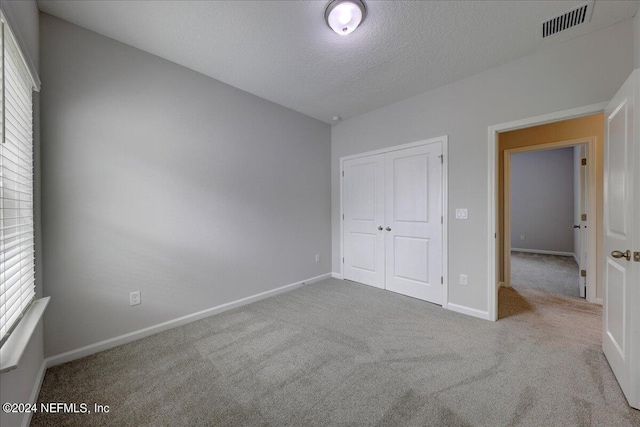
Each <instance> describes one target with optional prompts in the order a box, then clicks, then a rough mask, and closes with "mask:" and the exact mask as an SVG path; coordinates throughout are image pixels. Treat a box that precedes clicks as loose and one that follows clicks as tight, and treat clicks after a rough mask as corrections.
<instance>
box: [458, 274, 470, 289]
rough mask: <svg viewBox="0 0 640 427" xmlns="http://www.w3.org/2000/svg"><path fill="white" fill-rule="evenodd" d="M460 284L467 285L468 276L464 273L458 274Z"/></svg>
mask: <svg viewBox="0 0 640 427" xmlns="http://www.w3.org/2000/svg"><path fill="white" fill-rule="evenodd" d="M460 284H461V285H462V286H467V285H468V284H469V276H467V275H466V274H461V275H460Z"/></svg>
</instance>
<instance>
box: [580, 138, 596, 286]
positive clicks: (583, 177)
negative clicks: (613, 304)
mask: <svg viewBox="0 0 640 427" xmlns="http://www.w3.org/2000/svg"><path fill="white" fill-rule="evenodd" d="M586 158H587V146H586V145H581V146H580V159H586ZM591 161H593V159H591ZM587 183H588V180H587V165H583V164H582V162H580V182H579V185H580V189H579V194H580V204H579V206H580V209H579V210H580V212H579V215H578V222H577V224H579V225H580V229H579V230H578V232H579V233H580V248H579V251H580V253H579V256H578V257H579V261H578V264H579V266H578V268H579V270H580V271H579V272H578V276H580V277H579V278H578V283H580V297H582V298H586V297H587V278H586V277H582V275H581V274H580V273H581V272H582V270H584V271H587V265H588V264H587V253H588V251H587V248H588V247H587V245H588V243H589V242H588V234H589V233H587V220H583V218H584V217H585V215H586V214H587V210H588V206H589V204H588V197H589V191H587ZM587 219H588V218H587ZM594 244H595V242H594Z"/></svg>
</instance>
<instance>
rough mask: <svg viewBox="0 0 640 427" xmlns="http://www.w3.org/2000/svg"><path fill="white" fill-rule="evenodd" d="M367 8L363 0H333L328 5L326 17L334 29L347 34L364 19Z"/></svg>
mask: <svg viewBox="0 0 640 427" xmlns="http://www.w3.org/2000/svg"><path fill="white" fill-rule="evenodd" d="M366 14H367V9H366V8H365V7H364V3H363V2H362V1H361V0H333V1H332V2H330V3H329V4H328V5H327V9H326V10H325V12H324V19H325V21H327V25H329V27H331V29H332V30H333V31H335V32H336V33H338V34H340V35H341V36H346V35H347V34H351V33H352V32H353V31H355V29H356V28H358V26H359V25H360V24H361V23H362V21H364V18H365V16H366Z"/></svg>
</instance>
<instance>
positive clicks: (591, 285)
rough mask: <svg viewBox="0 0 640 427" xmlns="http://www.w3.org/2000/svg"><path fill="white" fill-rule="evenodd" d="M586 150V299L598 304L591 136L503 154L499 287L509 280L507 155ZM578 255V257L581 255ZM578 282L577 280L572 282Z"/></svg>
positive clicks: (593, 165)
mask: <svg viewBox="0 0 640 427" xmlns="http://www.w3.org/2000/svg"><path fill="white" fill-rule="evenodd" d="M583 144H584V145H586V146H587V156H586V158H587V165H586V166H587V193H588V197H587V200H588V206H587V212H586V213H587V222H589V223H590V224H593V226H592V227H589V228H587V242H588V243H587V245H588V246H587V295H586V299H587V301H589V302H594V303H595V302H598V301H597V300H596V282H597V280H596V279H597V275H596V271H597V265H598V264H597V248H596V237H597V234H598V233H597V227H596V225H597V224H596V221H595V218H596V206H597V204H596V168H595V158H596V139H595V137H594V136H591V137H584V138H578V139H572V140H567V141H557V142H549V143H546V144H538V145H530V146H527V147H519V148H509V149H506V150H504V163H503V164H504V179H503V185H504V193H503V194H504V204H503V210H504V212H503V216H502V218H503V223H504V235H503V236H502V238H503V248H504V251H503V254H502V256H503V260H504V262H503V268H504V283H503V284H502V285H504V286H506V287H510V286H511V283H510V279H511V209H510V207H511V155H512V154H516V153H527V152H534V151H544V150H552V149H554V148H565V147H575V146H576V145H583ZM581 255H582V254H581ZM576 279H578V278H576Z"/></svg>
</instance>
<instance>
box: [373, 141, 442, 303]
mask: <svg viewBox="0 0 640 427" xmlns="http://www.w3.org/2000/svg"><path fill="white" fill-rule="evenodd" d="M441 155H442V145H441V144H429V145H423V146H420V147H416V148H408V149H404V150H399V151H392V152H390V153H387V154H386V155H385V215H384V216H385V230H386V231H385V234H386V238H385V252H386V255H385V259H386V262H385V263H386V267H385V270H386V278H385V287H386V289H388V290H390V291H393V292H398V293H401V294H404V295H408V296H411V297H414V298H419V299H422V300H426V301H429V302H433V303H436V304H442V283H441V277H442V237H443V236H442V163H441V157H440V156H441Z"/></svg>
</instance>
